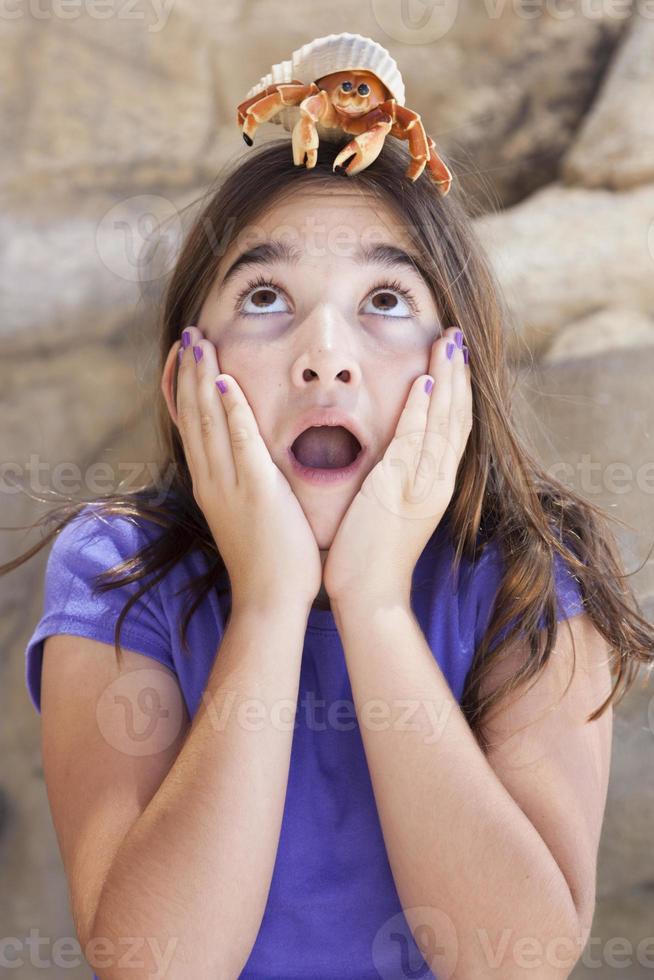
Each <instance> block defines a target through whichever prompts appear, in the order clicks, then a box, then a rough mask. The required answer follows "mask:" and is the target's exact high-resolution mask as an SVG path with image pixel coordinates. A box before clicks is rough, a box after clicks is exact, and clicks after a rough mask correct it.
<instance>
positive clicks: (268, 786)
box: [92, 601, 308, 980]
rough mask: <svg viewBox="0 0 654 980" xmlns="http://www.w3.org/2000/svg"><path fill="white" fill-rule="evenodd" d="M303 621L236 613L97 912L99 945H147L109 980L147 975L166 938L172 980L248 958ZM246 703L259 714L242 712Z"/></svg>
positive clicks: (277, 611) (283, 770)
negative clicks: (132, 941)
mask: <svg viewBox="0 0 654 980" xmlns="http://www.w3.org/2000/svg"><path fill="white" fill-rule="evenodd" d="M307 614H308V611H307V610H305V609H304V608H297V609H296V608H295V607H292V606H289V605H287V604H286V605H285V604H284V603H283V602H282V601H280V603H279V605H277V606H276V607H275V608H274V609H272V608H269V609H267V610H266V608H265V607H263V608H261V607H259V608H257V609H256V610H255V609H254V608H247V609H245V608H236V609H233V610H232V616H231V617H230V620H229V623H228V626H227V629H226V631H225V635H224V637H223V640H222V643H221V645H220V651H219V654H218V656H217V657H216V660H215V663H214V666H213V669H212V671H211V674H210V677H209V681H208V683H207V687H206V690H205V695H204V697H203V701H202V703H201V704H200V706H199V708H198V711H197V713H196V715H195V717H194V719H193V724H192V726H191V729H190V731H189V734H188V737H187V739H186V741H185V743H184V745H183V747H182V749H181V751H180V752H179V755H178V756H177V758H176V760H175V762H174V764H173V765H172V767H171V769H170V771H169V772H168V774H167V776H166V778H165V779H164V780H163V782H162V783H161V785H160V786H159V788H158V790H157V792H156V793H155V795H154V796H153V798H152V799H151V801H150V803H149V804H148V806H147V807H146V809H145V810H144V811H143V813H142V814H141V816H140V817H139V818H138V819H137V820H136V821H135V823H134V824H133V825H132V827H131V828H130V830H129V832H128V833H127V835H126V836H125V838H124V840H123V842H122V844H121V846H120V848H119V849H118V851H117V853H116V855H115V858H114V860H113V862H112V864H111V867H110V870H109V873H108V875H107V877H106V879H105V883H104V887H103V890H102V893H101V896H100V899H99V902H98V909H97V913H96V917H95V922H94V924H93V929H92V935H93V937H94V938H96V939H97V938H98V937H101V938H102V939H108V940H110V941H111V942H112V943H113V944H115V946H114V947H113V948H116V949H120V946H119V945H118V944H119V942H120V939H121V937H126V936H129V937H134V936H136V937H140V938H141V939H143V938H145V944H143V946H142V948H141V949H140V950H139V955H138V959H139V960H142V961H143V962H144V968H143V970H142V971H141V970H140V969H138V968H135V967H134V966H130V967H129V968H127V966H126V967H125V971H124V972H123V971H122V970H121V969H120V968H119V967H118V966H114V967H113V968H112V969H110V970H109V971H108V972H106V973H105V972H103V974H102V975H103V980H118V978H121V980H123V978H124V977H127V976H129V977H130V980H132V978H133V980H137V978H139V977H146V976H148V977H149V976H152V975H153V970H154V969H156V968H157V966H158V965H159V967H160V965H161V964H160V963H159V964H158V963H157V958H156V957H155V954H154V953H153V952H152V948H151V947H152V946H154V947H155V949H157V950H158V955H159V957H161V956H163V955H164V953H165V951H166V950H167V948H168V947H169V944H170V942H171V939H172V940H174V941H175V943H174V946H173V948H172V963H171V966H170V970H169V972H168V973H166V977H167V978H169V980H177V978H182V977H183V978H187V977H191V976H197V977H205V976H210V975H211V976H216V977H224V978H227V977H235V976H238V974H239V973H240V971H241V969H242V967H243V965H244V964H245V962H246V960H247V958H248V957H249V955H250V952H251V950H252V947H253V945H254V942H255V939H256V936H257V933H258V931H259V927H260V924H261V919H262V917H263V913H264V910H265V906H266V900H267V896H268V891H269V888H270V882H271V878H272V872H273V867H274V863H275V857H276V853H277V845H278V840H279V833H280V828H281V820H282V814H283V810H284V800H285V795H286V785H287V778H288V770H289V762H290V753H291V743H292V739H293V717H294V709H295V706H296V704H297V694H298V685H299V675H300V662H301V656H302V648H303V643H304V634H305V629H306V619H307ZM250 699H253V701H256V705H257V706H258V710H255V708H254V707H250V709H249V711H247V712H246V710H245V706H242V707H241V708H240V709H239V705H240V704H241V702H243V701H245V702H248V701H249V700H250ZM280 702H284V706H285V709H286V710H285V711H284V712H283V714H281V715H279V716H278V713H277V710H276V709H277V708H278V706H279V704H280ZM287 705H288V707H287ZM289 709H290V710H289ZM289 716H290V719H289ZM123 942H124V940H123ZM124 950H125V947H124V946H123V951H124Z"/></svg>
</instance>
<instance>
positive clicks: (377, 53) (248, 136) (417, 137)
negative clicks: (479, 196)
mask: <svg viewBox="0 0 654 980" xmlns="http://www.w3.org/2000/svg"><path fill="white" fill-rule="evenodd" d="M264 122H274V123H283V124H284V128H285V129H287V130H288V131H289V132H291V131H292V147H293V163H294V164H295V165H296V166H300V167H301V166H302V165H303V164H305V163H306V166H307V167H308V168H309V167H314V166H315V165H316V158H317V154H318V141H319V138H322V139H327V140H330V141H334V142H336V141H339V140H340V139H342V137H343V135H353V136H354V139H353V140H350V142H349V143H346V145H345V146H343V148H342V149H341V151H340V153H339V154H338V155H337V157H336V159H335V160H334V164H333V170H334V172H335V173H341V174H343V175H347V176H352V175H354V174H357V173H358V172H359V171H360V170H363V169H364V168H365V167H367V166H368V164H370V163H372V162H373V160H375V159H376V157H377V156H378V155H379V153H380V152H381V148H382V146H383V145H384V140H385V138H386V136H387V134H388V133H390V134H391V136H396V137H397V138H398V139H402V140H408V144H409V153H410V155H411V163H410V164H409V166H408V168H407V170H406V176H407V177H408V178H409V179H410V180H412V181H415V180H417V179H418V177H419V176H420V175H421V173H422V172H423V170H424V169H425V167H427V170H428V173H429V175H430V177H431V178H432V180H433V181H434V183H435V185H436V188H437V190H438V191H439V193H440V194H442V195H443V196H444V195H445V194H447V193H448V191H449V189H450V185H451V183H452V174H451V173H450V171H449V170H448V168H447V167H446V166H445V164H444V163H443V161H442V160H441V158H440V157H439V155H438V153H437V152H436V146H435V144H434V141H433V139H432V138H431V136H428V135H427V134H426V133H425V129H424V126H423V124H422V122H421V120H420V116H419V115H418V113H417V112H414V111H413V110H412V109H408V108H406V106H405V105H404V82H403V81H402V76H401V75H400V72H399V69H398V67H397V64H396V62H395V61H394V60H393V58H391V56H390V54H389V53H388V51H386V49H385V48H383V47H382V46H381V45H380V44H377V42H376V41H373V40H372V38H369V37H362V36H361V35H360V34H329V35H328V36H327V37H319V38H316V39H315V40H314V41H310V42H309V43H308V44H305V45H303V47H301V48H299V49H298V50H297V51H294V52H293V54H292V56H291V59H290V60H289V61H282V62H280V63H279V64H277V65H273V67H272V70H271V71H270V73H269V74H268V75H264V76H263V77H262V78H261V79H260V80H259V82H258V83H257V84H256V85H255V86H254V87H253V88H251V89H250V91H249V92H248V93H247V96H246V98H245V100H244V101H243V102H241V103H240V104H239V105H238V106H237V124H238V126H239V127H240V128H241V129H242V132H243V139H244V140H245V142H246V143H247V144H248V146H252V144H253V142H254V133H255V130H256V128H257V126H259V125H260V124H261V123H264Z"/></svg>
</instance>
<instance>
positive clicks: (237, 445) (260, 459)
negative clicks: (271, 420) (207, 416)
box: [214, 373, 271, 486]
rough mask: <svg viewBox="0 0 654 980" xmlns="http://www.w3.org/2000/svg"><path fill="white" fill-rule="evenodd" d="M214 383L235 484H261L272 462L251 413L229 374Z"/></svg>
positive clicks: (240, 390)
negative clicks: (220, 405) (219, 402)
mask: <svg viewBox="0 0 654 980" xmlns="http://www.w3.org/2000/svg"><path fill="white" fill-rule="evenodd" d="M214 383H215V385H216V391H217V392H218V398H219V400H220V401H222V407H223V412H224V413H225V418H226V420H227V426H228V430H229V436H230V445H231V449H232V459H233V462H234V469H235V474H236V482H237V484H240V485H247V484H248V483H249V484H250V485H251V486H253V485H254V484H255V482H257V481H258V483H259V484H260V483H261V481H262V480H263V479H264V478H265V476H266V474H267V473H268V472H269V465H270V461H271V460H270V453H269V452H268V447H267V446H266V444H265V442H264V441H263V438H262V436H261V433H260V431H259V426H258V424H257V420H256V418H255V417H254V412H253V411H252V409H251V407H250V404H249V402H248V400H247V398H246V397H245V394H244V393H243V391H242V389H241V387H240V386H239V384H238V383H237V382H236V380H235V378H234V377H233V376H232V375H231V374H223V373H221V374H217V375H216V376H215V378H214Z"/></svg>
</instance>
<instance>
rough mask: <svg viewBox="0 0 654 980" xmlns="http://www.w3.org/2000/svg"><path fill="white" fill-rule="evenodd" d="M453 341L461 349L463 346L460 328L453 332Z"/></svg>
mask: <svg viewBox="0 0 654 980" xmlns="http://www.w3.org/2000/svg"><path fill="white" fill-rule="evenodd" d="M454 341H455V343H456V346H457V347H458V348H459V350H461V348H462V347H463V334H462V333H461V331H460V330H457V332H456V333H455V334H454Z"/></svg>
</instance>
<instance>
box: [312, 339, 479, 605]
mask: <svg viewBox="0 0 654 980" xmlns="http://www.w3.org/2000/svg"><path fill="white" fill-rule="evenodd" d="M456 332H457V328H456V327H448V328H447V329H446V330H445V331H444V332H443V334H442V335H441V336H440V337H439V338H438V339H437V340H436V341H434V343H433V345H432V349H431V355H430V361H429V373H430V374H431V376H432V378H433V380H434V386H433V389H432V392H431V394H430V395H429V394H426V393H425V381H426V380H427V375H424V374H422V375H420V377H418V378H417V379H416V380H415V381H414V383H413V385H412V386H411V389H410V391H409V396H408V398H407V401H406V405H405V407H404V409H403V411H402V414H401V415H400V418H399V421H398V424H397V428H396V431H395V436H394V438H393V439H392V440H391V442H390V444H389V446H388V448H387V450H386V452H385V454H384V456H383V457H382V459H381V460H380V461H379V463H377V465H376V466H375V467H373V469H372V470H371V471H370V473H368V475H367V477H366V479H365V480H364V482H363V484H362V486H361V489H360V490H359V492H358V494H357V495H356V497H355V498H354V500H353V501H352V503H351V504H350V506H349V508H348V510H347V511H346V513H345V515H344V517H343V519H342V521H341V523H340V526H339V528H338V530H337V532H336V534H335V536H334V540H333V542H332V545H331V548H330V549H329V554H328V555H327V559H326V561H325V565H324V569H323V580H324V585H325V591H326V592H327V594H328V595H329V598H330V602H331V604H332V606H337V605H339V603H340V604H342V603H343V602H346V601H350V600H352V599H354V600H355V601H357V600H358V598H359V597H362V596H364V597H367V598H372V599H374V600H375V601H379V602H386V601H388V600H390V599H397V598H401V599H403V600H405V601H406V602H408V601H409V599H410V594H411V581H412V576H413V571H414V569H415V566H416V562H417V561H418V558H419V557H420V555H421V554H422V552H423V550H424V548H425V545H426V544H427V541H428V540H429V538H430V537H431V535H432V534H433V532H434V531H435V530H436V528H437V527H438V524H439V523H440V520H441V518H442V516H443V514H444V513H445V511H446V510H447V507H448V505H449V503H450V500H451V499H452V493H453V491H454V485H455V482H456V474H457V470H458V467H459V462H460V460H461V457H462V456H463V451H464V449H465V446H466V443H467V441H468V436H469V434H470V431H471V429H472V386H471V381H470V368H469V367H468V366H467V365H466V364H465V362H464V358H463V350H460V349H459V348H458V347H457V346H456V344H454V335H455V334H456ZM450 343H451V344H453V347H454V349H453V352H452V359H451V360H449V359H448V358H447V347H448V344H450ZM465 349H466V351H467V348H465Z"/></svg>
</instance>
